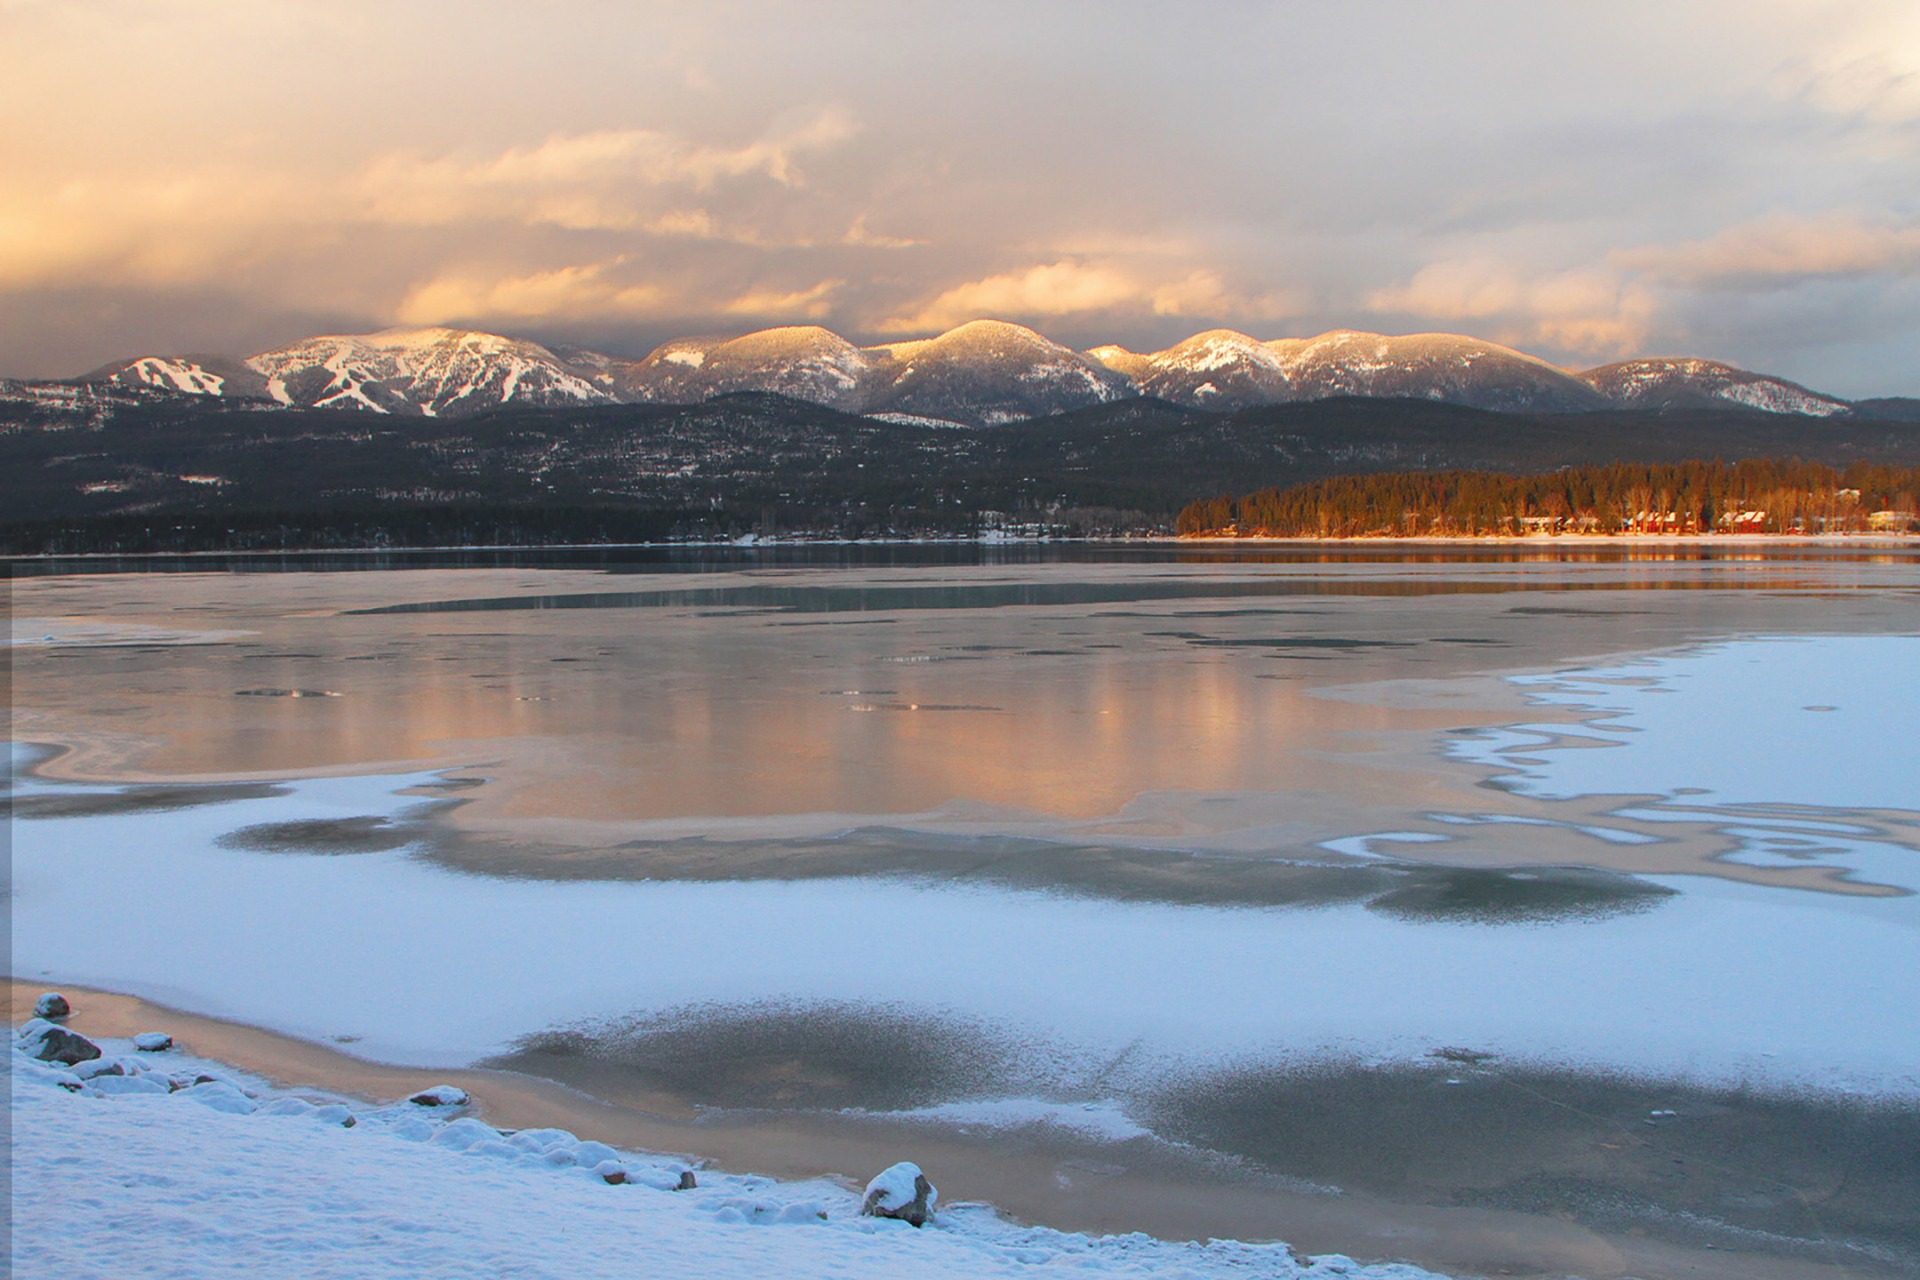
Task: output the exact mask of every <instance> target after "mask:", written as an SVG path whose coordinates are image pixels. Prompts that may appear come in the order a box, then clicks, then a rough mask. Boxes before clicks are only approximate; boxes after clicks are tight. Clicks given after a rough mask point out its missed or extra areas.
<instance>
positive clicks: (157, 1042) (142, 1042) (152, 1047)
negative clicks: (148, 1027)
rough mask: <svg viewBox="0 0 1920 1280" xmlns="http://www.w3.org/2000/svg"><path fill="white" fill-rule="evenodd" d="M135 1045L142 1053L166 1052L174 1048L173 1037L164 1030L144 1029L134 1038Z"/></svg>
mask: <svg viewBox="0 0 1920 1280" xmlns="http://www.w3.org/2000/svg"><path fill="white" fill-rule="evenodd" d="M133 1047H134V1048H136V1049H138V1050H139V1051H140V1052H142V1053H165V1052H166V1051H167V1050H168V1049H171V1048H173V1037H172V1036H170V1035H168V1034H167V1033H166V1032H164V1031H142V1032H141V1033H140V1034H139V1035H137V1036H135V1037H134V1038H133Z"/></svg>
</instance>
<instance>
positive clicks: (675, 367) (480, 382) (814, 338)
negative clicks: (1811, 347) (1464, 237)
mask: <svg viewBox="0 0 1920 1280" xmlns="http://www.w3.org/2000/svg"><path fill="white" fill-rule="evenodd" d="M83 381H87V382H91V383H94V384H101V383H107V384H112V385H116V386H120V387H127V388H154V389H159V390H164V391H168V392H175V393H180V392H185V393H190V394H196V395H210V396H229V397H231V396H246V397H256V398H270V399H272V400H275V401H277V402H279V403H280V404H283V405H290V406H301V407H306V406H319V407H326V408H353V409H365V410H371V411H373V412H378V413H395V414H426V415H430V416H457V415H460V414H465V413H476V412H479V411H481V410H483V409H490V408H494V407H497V406H499V405H502V404H508V403H514V404H530V405H595V404H625V403H635V402H652V403H666V404H697V403H699V402H701V401H703V400H706V399H709V398H711V397H713V396H716V395H726V394H730V393H735V392H745V391H755V392H771V393H774V394H778V395H784V396H791V397H793V398H795V399H799V400H807V401H812V402H814V403H816V404H822V405H827V406H829V407H831V408H834V409H839V410H841V411H843V412H847V413H862V414H869V415H875V416H883V417H892V418H896V419H900V418H927V419H937V420H940V421H944V422H958V423H964V424H967V425H970V426H992V425H995V424H998V423H1003V422H1012V421H1018V420H1022V419H1026V418H1033V417H1040V416H1044V415H1047V414H1054V413H1062V412H1066V411H1069V410H1074V409H1082V408H1086V407H1088V406H1091V405H1096V404H1102V403H1106V402H1108V401H1112V400H1116V399H1124V398H1127V397H1130V396H1134V395H1149V396H1157V397H1160V398H1162V399H1165V400H1170V401H1173V402H1174V403H1176V404H1184V405H1191V406H1194V407H1197V408H1202V409H1213V410H1218V411H1229V410H1234V409H1241V408H1247V407H1252V406H1257V405H1263V404H1277V403H1288V402H1294V401H1303V400H1319V399H1325V398H1327V397H1330V396H1373V397H1388V396H1392V397H1405V398H1412V399H1421V400H1435V401H1444V402H1447V403H1451V404H1460V405H1467V406H1471V407H1473V408H1479V409H1491V410H1496V411H1504V412H1546V413H1566V412H1580V411H1587V410H1595V409H1609V408H1627V409H1660V408H1677V407H1689V408H1699V407H1717V408H1746V409H1755V410H1765V411H1768V412H1772V413H1790V414H1805V415H1809V416H1822V417H1824V416H1830V415H1833V414H1838V413H1846V412H1850V411H1851V407H1850V406H1849V405H1848V403H1847V402H1846V401H1844V400H1840V399H1838V398H1836V397H1833V396H1827V395H1822V394H1820V393H1818V392H1815V391H1809V390H1808V389H1807V388H1805V387H1802V386H1798V385H1796V384H1794V383H1791V382H1787V381H1785V380H1783V379H1779V378H1770V377H1767V376H1765V375H1762V374H1757V373H1751V372H1748V371H1747V370H1743V369H1738V368H1735V367H1734V366H1732V365H1728V364H1723V363H1720V362H1718V361H1713V360H1698V359H1661V360H1631V361H1627V362H1625V363H1622V364H1614V365H1607V366H1605V367H1603V368H1599V369H1589V370H1587V371H1586V372H1584V373H1578V374H1575V373H1571V372H1569V371H1567V370H1565V369H1562V368H1559V367H1558V366H1556V365H1552V364H1549V363H1547V362H1546V361H1544V360H1540V359H1537V358H1535V357H1533V356H1529V355H1526V354H1524V353H1523V352H1519V351H1515V350H1513V349H1512V348H1509V347H1503V346H1500V345H1498V344H1497V343H1492V342H1486V341H1482V340H1481V339H1478V338H1471V337H1464V336H1461V335H1457V334H1444V333H1425V334H1409V335H1404V336H1389V335H1384V334H1378V333H1362V332H1357V331H1354V330H1346V329H1339V330H1334V331H1332V332H1330V333H1323V334H1320V335H1318V336H1316V337H1311V338H1281V339H1276V340H1274V341H1267V342H1263V341H1260V340H1258V339H1255V338H1252V337H1249V336H1248V335H1246V334H1244V333H1238V332H1235V331H1234V330H1231V329H1212V330H1208V331H1206V332H1204V333H1198V334H1195V335H1194V336H1192V337H1190V338H1188V339H1186V340H1185V341H1183V342H1179V343H1176V344H1175V345H1173V346H1171V347H1168V348H1166V349H1165V350H1163V351H1156V352H1149V353H1140V352H1134V351H1129V350H1127V349H1126V348H1124V347H1119V346H1102V347H1095V348H1093V349H1092V350H1091V351H1086V352H1078V351H1073V350H1071V349H1069V348H1067V347H1064V346H1062V345H1060V344H1059V343H1056V342H1054V341H1052V340H1051V339H1048V338H1046V337H1044V336H1043V335H1041V334H1038V333H1035V332H1034V331H1033V330H1032V329H1027V328H1023V327H1022V326H1020V325H1015V324H1007V323H1005V322H1002V321H997V320H976V321H973V322H971V323H969V324H964V325H961V326H960V327H958V328H956V329H952V330H949V331H948V332H946V333H943V334H940V335H939V336H938V337H933V338H925V339H919V340H915V341H908V342H894V343H887V344H883V345H880V346H873V347H865V348H862V347H856V346H854V345H853V344H852V343H851V342H849V341H847V340H846V339H845V338H843V337H841V336H840V335H838V334H836V333H833V332H831V331H829V330H827V329H823V328H821V327H819V326H817V325H793V326H785V327H781V328H774V329H763V330H760V331H758V332H755V333H748V334H743V335H739V336H727V335H720V336H712V337H688V338H676V339H674V340H673V341H671V342H665V343H662V344H661V345H660V346H658V347H656V348H654V350H653V351H652V352H651V353H649V354H648V355H647V356H646V357H645V358H644V359H641V360H627V359H622V358H619V357H616V356H609V355H603V354H601V353H599V352H594V351H589V350H586V349H584V348H577V347H565V346H543V345H541V344H540V343H537V342H530V341H523V340H519V339H514V338H506V337H501V336H499V335H497V334H490V333H476V332H471V331H466V330H457V329H442V328H431V329H388V330H385V331H383V332H381V333H374V334H360V335H355V334H336V335H330V336H325V337H317V338H308V339H306V340H304V341H302V342H296V343H293V344H291V345H290V346H286V347H280V348H277V349H275V350H273V351H267V352H263V353H261V354H260V355H256V356H253V357H251V358H249V359H247V360H245V361H240V360H235V359H231V358H229V357H223V356H143V357H141V358H139V359H135V360H126V361H121V362H119V363H116V364H111V365H107V366H105V367H103V368H101V369H98V370H96V371H94V372H93V373H92V374H89V375H88V376H87V378H86V379H84V380H83Z"/></svg>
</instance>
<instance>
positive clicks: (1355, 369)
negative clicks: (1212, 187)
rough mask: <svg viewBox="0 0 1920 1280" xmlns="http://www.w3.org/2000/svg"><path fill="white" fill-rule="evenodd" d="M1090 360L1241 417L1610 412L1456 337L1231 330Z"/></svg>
mask: <svg viewBox="0 0 1920 1280" xmlns="http://www.w3.org/2000/svg"><path fill="white" fill-rule="evenodd" d="M1089 354H1091V355H1093V356H1095V357H1096V358H1098V359H1100V360H1103V361H1105V362H1106V363H1107V364H1108V365H1109V367H1111V368H1114V369H1118V370H1124V371H1125V372H1126V373H1127V374H1128V375H1129V376H1130V377H1132V378H1133V380H1134V382H1135V383H1136V384H1137V385H1138V386H1139V387H1140V389H1141V391H1143V392H1145V393H1146V394H1148V395H1155V396H1159V397H1161V398H1162V399H1166V400H1171V401H1173V402H1174V403H1176V404H1187V405H1193V406H1195V407H1197V408H1203V409H1204V408H1213V409H1238V408H1245V407H1247V406H1249V405H1258V404H1274V403H1278V402H1284V401H1293V400H1324V399H1326V398H1327V397H1329V396H1402V397H1408V398H1411V399H1418V400H1444V401H1447V402H1448V403H1451V404H1463V405H1470V406H1472V407H1473V408H1476V409H1494V410H1501V411H1506V412H1516V411H1532V412H1546V413H1564V412H1578V411H1581V410H1586V409H1598V408H1604V407H1606V406H1605V404H1604V402H1603V400H1602V398H1601V396H1600V395H1599V394H1598V393H1596V392H1595V391H1594V390H1593V388H1592V387H1590V386H1588V385H1586V384H1585V383H1583V382H1581V381H1580V380H1579V379H1577V378H1575V377H1573V376H1572V375H1571V374H1569V373H1567V371H1566V370H1564V369H1561V368H1558V367H1557V366H1555V365H1551V364H1548V363H1547V362H1546V361H1544V360H1539V359H1535V358H1534V357H1533V356H1529V355H1524V354H1522V353H1521V352H1518V351H1515V350H1513V349H1511V348H1509V347H1502V346H1499V345H1497V344H1495V343H1491V342H1483V341H1481V340H1479V339H1478V338H1466V337H1461V336H1458V335H1456V334H1449V333H1419V334H1411V335H1408V336H1405V337H1389V336H1387V335H1385V334H1378V333H1358V332H1355V331H1352V330H1348V329H1337V330H1334V331H1333V332H1331V333H1323V334H1321V335H1320V336H1318V337H1315V338H1282V339H1279V340H1276V341H1273V342H1260V341H1257V340H1256V339H1253V338H1250V337H1248V336H1247V335H1246V334H1244V333H1235V332H1234V331H1233V330H1231V329H1214V330H1211V331H1209V332H1207V333H1202V334H1196V335H1195V336H1194V337H1191V338H1188V339H1187V340H1186V341H1185V342H1182V343H1179V344H1178V345H1176V346H1172V347H1169V348H1167V349H1166V350H1165V351H1156V352H1154V353H1152V354H1151V355H1136V354H1134V353H1133V352H1130V351H1126V350H1124V349H1123V348H1118V347H1099V348H1096V349H1095V350H1093V351H1092V352H1090V353H1089Z"/></svg>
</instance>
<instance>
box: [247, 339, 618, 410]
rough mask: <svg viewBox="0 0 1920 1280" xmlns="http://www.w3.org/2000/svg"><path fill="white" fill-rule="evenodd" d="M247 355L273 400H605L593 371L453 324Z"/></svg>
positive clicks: (428, 406) (532, 345) (377, 406)
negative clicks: (444, 327) (439, 327)
mask: <svg viewBox="0 0 1920 1280" xmlns="http://www.w3.org/2000/svg"><path fill="white" fill-rule="evenodd" d="M247 365H248V366H249V367H250V368H252V369H253V370H255V371H256V372H258V373H259V374H260V375H261V376H263V377H264V378H266V380H267V394H268V395H269V396H271V397H272V398H273V399H275V400H278V401H280V402H281V403H282V404H296V405H312V406H314V407H316V408H346V407H354V408H362V409H373V410H377V411H379V412H382V413H420V414H426V415H427V416H429V417H440V416H443V415H450V414H460V413H471V412H474V411H476V410H479V409H488V408H493V407H494V406H496V405H502V404H507V403H514V404H542V405H550V404H611V403H613V402H614V401H615V400H617V399H618V398H619V397H617V396H616V395H615V394H614V393H613V392H612V391H611V390H609V389H607V387H606V386H603V385H597V384H596V382H595V371H593V370H591V369H582V368H575V367H571V366H569V364H567V363H566V362H565V361H563V360H562V359H561V358H560V357H559V356H557V355H555V354H554V353H553V352H552V351H551V350H550V349H548V348H546V347H543V346H541V345H540V344H539V343H537V342H524V341H521V340H519V339H515V338H503V337H500V336H499V335H497V334H491V333H472V332H468V331H465V330H459V329H385V330H382V331H381V332H379V333H372V334H364V335H357V334H346V335H332V336H328V337H322V338H308V339H307V340H306V341H304V342H296V343H294V344H293V345H292V346H287V347H281V348H279V349H278V350H274V351H268V352H263V353H262V354H260V355H257V356H254V357H252V358H251V359H249V360H248V361H247Z"/></svg>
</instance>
